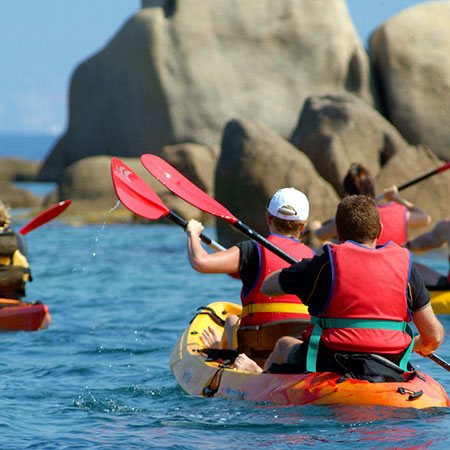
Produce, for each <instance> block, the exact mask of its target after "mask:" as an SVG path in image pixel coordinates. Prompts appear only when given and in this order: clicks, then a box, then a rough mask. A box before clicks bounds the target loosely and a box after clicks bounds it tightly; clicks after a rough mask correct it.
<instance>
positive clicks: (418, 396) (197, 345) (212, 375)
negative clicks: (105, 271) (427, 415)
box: [170, 302, 450, 408]
mask: <svg viewBox="0 0 450 450" xmlns="http://www.w3.org/2000/svg"><path fill="white" fill-rule="evenodd" d="M199 310H200V312H199V313H198V314H197V315H196V316H195V317H194V318H193V320H192V321H191V323H190V324H189V326H188V327H187V329H186V330H185V331H184V333H183V335H182V336H181V338H180V340H179V341H178V342H177V344H176V345H175V347H174V348H173V350H172V354H171V358H170V366H171V369H172V372H173V374H174V376H175V378H176V380H177V382H178V383H179V384H180V386H181V388H182V389H183V390H184V391H185V392H186V393H187V394H189V395H195V396H203V397H236V398H242V399H245V400H249V401H255V402H269V403H273V404H278V405H307V404H328V405H329V404H350V405H387V406H393V407H400V408H430V407H448V406H450V403H449V399H448V396H447V393H446V392H445V390H444V389H443V387H442V386H441V385H440V384H439V383H438V382H437V381H435V380H434V379H433V378H432V377H430V376H428V375H425V374H423V373H420V372H418V376H415V377H413V378H412V379H411V380H409V381H405V382H382V383H370V382H368V381H365V380H356V379H352V378H346V379H344V381H342V379H343V377H342V376H341V375H338V374H334V373H330V372H316V373H301V374H275V373H259V374H257V373H251V372H247V371H242V370H236V369H234V368H233V365H232V363H230V362H229V361H226V360H225V361H224V360H218V361H217V360H216V361H211V360H208V358H207V355H206V354H205V353H203V352H202V349H203V348H204V345H203V343H202V342H201V340H200V336H201V334H202V332H203V330H204V329H205V328H207V327H208V326H209V325H212V326H214V327H215V328H216V330H217V331H218V332H219V333H222V332H223V321H224V320H225V319H226V317H227V316H228V315H229V314H239V313H240V311H241V306H240V305H237V304H234V303H229V302H216V303H212V304H210V305H208V306H207V307H202V308H199ZM224 359H225V358H224Z"/></svg>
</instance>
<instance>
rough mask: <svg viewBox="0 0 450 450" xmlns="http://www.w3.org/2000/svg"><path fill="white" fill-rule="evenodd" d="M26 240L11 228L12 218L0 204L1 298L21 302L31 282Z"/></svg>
mask: <svg viewBox="0 0 450 450" xmlns="http://www.w3.org/2000/svg"><path fill="white" fill-rule="evenodd" d="M26 255H27V246H26V241H25V238H24V237H23V236H22V235H21V234H19V233H16V232H15V231H14V230H13V229H12V228H11V216H10V215H9V211H8V209H7V207H6V206H5V205H4V204H3V203H1V202H0V298H8V299H15V300H20V299H21V298H22V297H24V296H25V284H26V282H27V281H28V280H29V281H31V272H30V266H29V264H28V261H27V258H26Z"/></svg>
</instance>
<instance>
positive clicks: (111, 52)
mask: <svg viewBox="0 0 450 450" xmlns="http://www.w3.org/2000/svg"><path fill="white" fill-rule="evenodd" d="M158 4H161V6H165V7H164V8H161V7H155V8H145V9H143V10H141V11H140V12H138V13H137V14H136V15H134V16H133V17H132V18H131V19H130V20H129V21H128V22H127V23H126V24H125V25H124V26H123V28H122V29H121V30H120V31H119V32H118V33H117V35H116V36H115V37H114V38H113V39H112V40H111V42H109V44H108V45H107V46H106V47H105V48H104V49H103V50H102V51H100V52H99V53H98V54H96V55H94V56H93V57H91V58H89V59H88V60H87V61H85V62H83V63H82V64H81V65H80V66H78V67H77V69H76V70H75V72H74V74H73V77H72V80H71V88H70V116H69V126H68V129H67V132H66V134H65V135H64V136H63V137H62V139H61V140H60V141H59V142H58V143H57V144H56V146H55V147H54V149H53V151H52V153H51V154H50V155H49V157H48V158H47V161H46V162H45V163H44V166H43V168H42V170H41V175H40V177H41V179H50V180H51V177H57V176H58V173H59V172H61V170H62V169H63V168H64V167H66V166H67V165H70V164H71V163H73V162H75V161H77V160H79V159H82V158H86V157H88V156H93V155H99V154H108V155H117V156H121V157H133V156H134V157H136V156H139V155H141V154H142V153H155V154H160V152H161V148H162V147H163V146H165V145H174V144H179V143H182V142H192V143H197V144H202V145H216V144H219V142H220V135H221V131H222V128H223V124H224V123H225V122H226V121H228V120H229V119H230V118H231V117H247V118H253V119H256V120H258V121H261V122H263V123H266V124H267V125H268V126H269V127H270V128H272V129H273V130H274V131H276V132H277V133H278V134H279V135H281V136H283V137H288V136H289V135H290V134H291V132H292V129H293V127H294V125H295V117H296V113H297V111H298V110H299V109H300V108H301V105H302V104H303V101H304V100H305V98H306V97H307V96H309V95H312V94H317V93H323V92H352V93H354V94H355V95H357V96H360V97H361V98H363V99H365V100H366V101H368V102H369V103H372V102H373V96H372V93H371V81H370V70H369V63H368V57H367V54H366V52H365V50H364V48H363V46H362V43H361V41H360V39H359V37H358V35H357V32H356V30H355V27H354V25H353V23H352V21H351V18H350V15H349V12H348V10H347V5H346V2H345V0H316V1H313V2H312V1H310V0H277V1H276V2H274V1H273V0H239V1H237V0H234V1H232V0H183V1H180V2H176V3H175V2H171V4H172V7H170V8H168V7H167V5H168V4H167V2H158Z"/></svg>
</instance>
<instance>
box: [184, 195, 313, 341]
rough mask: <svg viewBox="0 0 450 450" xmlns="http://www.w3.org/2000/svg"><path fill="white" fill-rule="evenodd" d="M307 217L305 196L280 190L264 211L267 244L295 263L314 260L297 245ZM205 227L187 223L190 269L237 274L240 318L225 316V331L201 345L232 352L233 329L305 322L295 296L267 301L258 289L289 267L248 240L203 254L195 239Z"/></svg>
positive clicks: (212, 331) (213, 332) (306, 249)
mask: <svg viewBox="0 0 450 450" xmlns="http://www.w3.org/2000/svg"><path fill="white" fill-rule="evenodd" d="M308 215H309V202H308V199H307V198H306V196H305V195H304V194H303V193H302V192H300V191H298V190H297V189H294V188H284V189H280V190H278V191H277V192H276V193H275V194H274V195H273V197H272V199H271V200H270V203H269V206H268V208H267V224H268V227H269V230H270V234H269V235H268V237H267V239H268V240H269V241H270V242H272V243H273V244H275V245H276V246H277V247H279V248H281V249H282V250H284V251H285V252H286V253H288V254H289V255H291V256H292V257H293V258H295V259H297V260H301V259H303V258H312V257H313V256H314V251H313V250H311V249H310V248H309V247H307V246H306V245H304V244H302V243H301V242H300V240H299V239H300V234H301V232H302V231H303V229H304V227H305V224H306V222H307V219H308ZM202 231H203V225H202V224H201V223H200V222H198V221H196V220H190V221H189V222H188V224H187V227H186V234H187V236H188V240H187V248H188V256H189V261H190V263H191V265H192V267H193V268H194V269H195V270H197V271H199V272H203V273H228V274H235V273H239V276H240V278H241V281H242V290H241V301H242V305H243V310H242V314H241V316H240V318H239V317H238V316H236V315H231V316H228V317H227V320H226V323H225V331H224V333H223V335H222V336H220V335H219V334H218V333H217V331H216V330H215V328H214V327H209V328H208V329H206V330H205V332H204V333H203V336H202V340H203V342H204V344H205V345H207V346H208V347H210V348H235V347H236V344H237V343H236V337H235V336H236V330H237V327H238V326H240V327H243V326H250V325H262V324H265V323H268V322H273V321H278V320H286V319H308V320H309V314H308V312H307V308H306V306H305V305H303V304H302V303H301V301H300V300H299V298H298V297H297V296H296V295H289V294H286V295H284V296H281V297H278V298H270V297H267V296H266V295H263V294H262V293H261V284H262V282H263V281H264V279H265V277H266V276H267V275H268V274H270V273H271V272H273V271H274V270H277V269H281V268H283V267H288V266H289V263H287V262H286V261H284V260H283V259H281V258H280V257H279V256H277V255H275V254H274V253H273V252H270V251H269V250H267V249H266V248H264V247H263V246H261V245H260V244H258V243H256V242H254V241H251V240H247V241H243V242H240V243H238V244H237V245H234V246H232V247H231V248H229V249H228V250H226V251H223V252H218V253H207V252H206V250H205V249H204V248H203V247H202V245H201V241H200V238H199V235H200V234H201V232H202Z"/></svg>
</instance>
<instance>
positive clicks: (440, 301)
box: [428, 287, 450, 314]
mask: <svg viewBox="0 0 450 450" xmlns="http://www.w3.org/2000/svg"><path fill="white" fill-rule="evenodd" d="M428 290H429V291H430V295H431V306H432V308H433V311H434V312H435V314H450V289H447V290H434V289H432V288H429V287H428Z"/></svg>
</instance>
